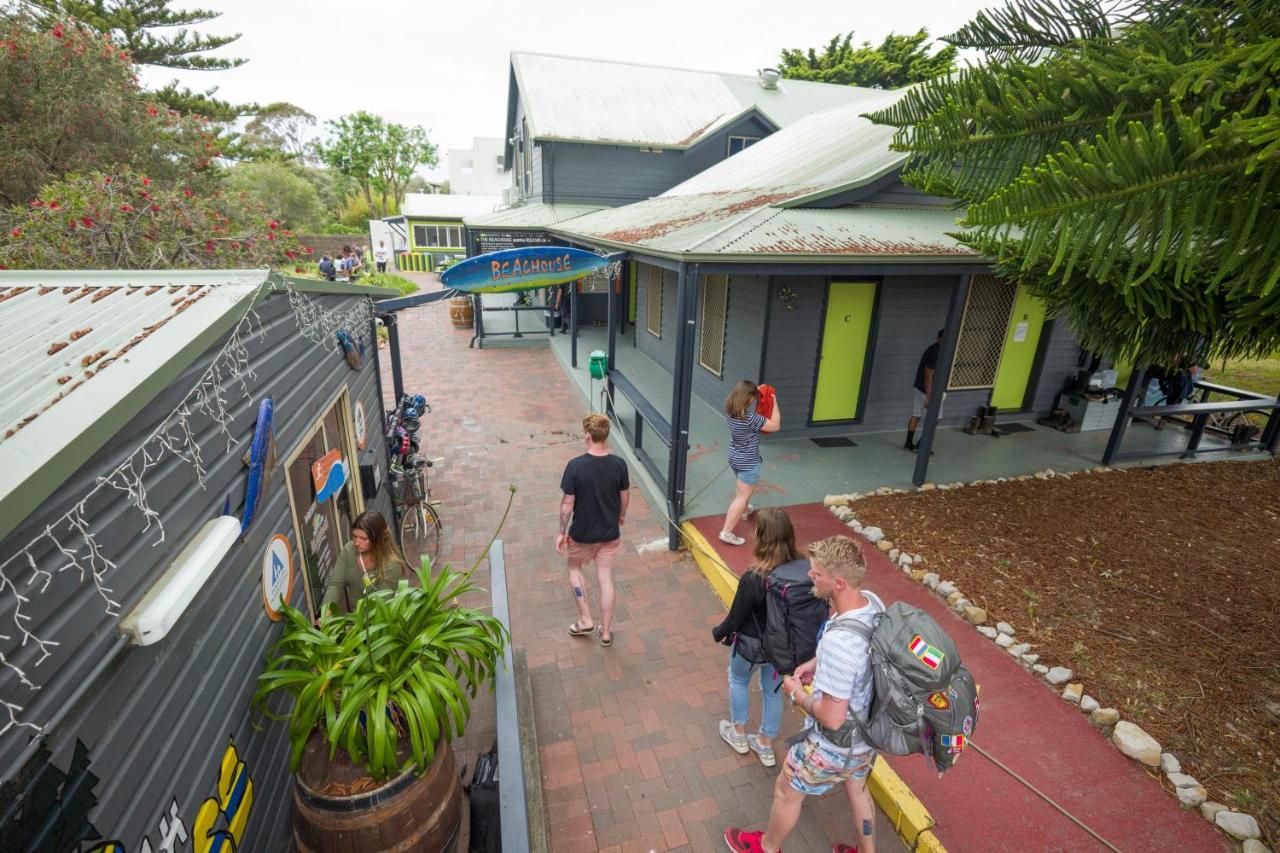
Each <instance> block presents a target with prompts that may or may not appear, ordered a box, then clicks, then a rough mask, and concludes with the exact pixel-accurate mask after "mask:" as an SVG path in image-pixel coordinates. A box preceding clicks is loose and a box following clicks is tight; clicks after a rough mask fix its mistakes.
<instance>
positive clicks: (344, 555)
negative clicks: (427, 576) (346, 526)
mask: <svg viewBox="0 0 1280 853" xmlns="http://www.w3.org/2000/svg"><path fill="white" fill-rule="evenodd" d="M402 580H412V581H413V582H416V581H417V578H416V576H415V575H414V574H413V572H412V571H411V570H410V569H409V566H408V564H407V563H405V561H404V557H402V556H401V555H400V551H399V550H398V549H397V548H396V542H395V538H394V537H393V536H392V535H391V528H390V527H388V526H387V520H386V519H385V518H383V517H382V513H380V512H372V511H369V512H362V513H360V514H359V515H357V516H356V518H355V520H354V521H353V522H351V539H350V540H349V541H348V542H347V544H345V545H343V546H342V550H341V551H339V552H338V559H337V562H335V563H334V566H333V570H332V571H331V572H330V574H329V579H328V581H327V582H326V583H325V586H324V599H323V601H322V603H321V605H320V612H321V614H322V615H327V614H328V613H330V612H333V611H334V610H338V611H339V612H342V613H347V612H350V611H351V610H353V609H355V606H356V602H358V601H359V600H360V599H362V598H364V597H365V596H366V595H367V594H368V593H370V592H371V591H373V590H378V589H395V588H396V586H397V585H398V584H399V583H400V581H402Z"/></svg>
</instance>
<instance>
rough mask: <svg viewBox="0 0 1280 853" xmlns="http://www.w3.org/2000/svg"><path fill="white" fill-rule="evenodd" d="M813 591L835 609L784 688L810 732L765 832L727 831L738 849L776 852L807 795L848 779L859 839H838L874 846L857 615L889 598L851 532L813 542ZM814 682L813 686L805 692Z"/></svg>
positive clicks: (786, 774) (864, 660)
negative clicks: (879, 592)
mask: <svg viewBox="0 0 1280 853" xmlns="http://www.w3.org/2000/svg"><path fill="white" fill-rule="evenodd" d="M807 550H808V553H809V578H810V579H811V580H812V581H813V594H814V595H815V596H818V597H819V598H825V599H826V600H827V601H829V602H830V603H831V610H832V613H833V615H832V617H831V618H830V619H829V620H827V622H826V624H824V625H823V626H822V630H821V631H819V632H818V651H817V654H816V655H815V656H814V658H813V660H811V661H807V662H805V663H802V664H800V666H798V667H796V671H795V673H794V674H792V675H788V676H787V677H785V678H783V679H782V692H783V693H784V694H785V695H786V696H787V697H788V698H789V699H790V700H791V703H792V704H793V705H795V706H796V707H797V708H799V709H800V710H801V711H803V712H804V713H805V714H806V715H807V718H806V720H805V731H804V738H803V740H800V741H799V742H798V743H796V744H795V746H793V747H791V749H790V750H789V751H788V752H787V757H786V762H785V764H784V765H783V768H782V772H781V773H779V774H778V779H777V781H776V782H775V783H774V786H773V806H772V808H771V809H770V811H769V825H768V826H767V827H766V828H765V830H764V831H763V832H748V831H745V830H742V829H738V828H736V827H729V828H728V829H726V830H725V831H724V840H725V843H726V844H727V845H728V846H729V849H730V850H732V851H734V853H774V852H775V851H777V850H781V849H782V842H783V841H785V840H786V837H787V835H789V834H790V833H791V830H793V829H794V828H795V825H796V822H797V821H799V819H800V809H801V807H802V806H803V805H804V799H805V797H808V796H812V797H817V796H821V795H823V794H825V793H826V792H827V791H830V790H831V789H832V788H834V787H835V786H836V785H843V786H844V793H845V796H846V797H848V799H849V805H850V807H851V808H852V809H853V819H854V824H855V826H856V827H857V838H858V843H857V845H855V846H852V847H851V846H848V845H844V844H837V845H836V846H835V847H834V848H833V850H836V851H839V852H840V853H847V851H856V853H875V849H876V839H875V820H876V814H875V804H874V803H873V802H872V801H871V794H870V792H868V791H867V776H868V775H869V774H870V773H871V766H872V764H874V763H875V759H876V751H875V748H874V747H872V746H870V745H869V744H867V743H865V742H863V740H862V737H861V736H860V734H859V729H858V725H857V722H856V721H857V720H858V719H864V720H865V719H866V711H867V708H868V707H870V705H871V692H872V673H871V646H870V644H869V643H868V642H867V641H866V640H865V639H863V636H862V634H861V633H859V632H858V630H857V629H856V628H853V627H850V623H852V622H855V621H856V622H861V623H862V625H864V626H866V627H867V628H872V627H874V625H875V618H876V614H877V613H880V612H883V610H884V603H883V602H882V601H880V599H879V598H878V597H876V595H875V594H874V593H872V592H868V591H866V590H863V589H862V579H863V577H864V576H865V575H866V572H867V563H866V560H865V558H864V557H863V556H862V551H861V550H859V548H858V545H857V543H856V542H854V541H853V540H852V539H850V538H849V537H848V536H830V537H828V538H826V539H822V540H819V541H817V542H814V543H813V544H812V545H810V546H809V547H808V549H807ZM809 683H812V685H813V692H812V694H808V693H805V690H804V687H805V685H806V684H809Z"/></svg>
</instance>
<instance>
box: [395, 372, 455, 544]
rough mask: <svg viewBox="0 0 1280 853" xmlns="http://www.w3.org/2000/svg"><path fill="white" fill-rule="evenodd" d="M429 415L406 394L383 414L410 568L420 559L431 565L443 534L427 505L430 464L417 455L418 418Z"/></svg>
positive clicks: (415, 397) (431, 506) (423, 405)
mask: <svg viewBox="0 0 1280 853" xmlns="http://www.w3.org/2000/svg"><path fill="white" fill-rule="evenodd" d="M430 411H431V406H430V404H428V403H427V400H426V398H425V397H423V396H422V395H421V394H412V395H411V394H406V395H404V396H403V397H401V398H400V402H399V403H398V404H397V405H396V408H395V410H394V411H392V412H389V413H388V414H387V429H386V439H387V444H388V446H389V448H390V450H391V457H392V459H391V468H390V472H391V476H390V479H391V495H392V500H393V501H394V502H395V506H396V515H397V516H398V517H399V518H400V524H399V533H400V547H401V549H402V550H403V551H404V555H405V559H406V560H408V561H409V564H410V565H417V564H418V563H419V562H420V561H421V559H422V557H424V556H425V557H427V558H428V559H430V561H431V563H432V565H435V563H436V561H437V560H438V559H439V558H440V543H441V539H442V538H443V531H444V525H443V524H442V522H441V520H440V513H439V512H438V511H437V510H436V507H435V505H434V504H432V503H431V489H430V483H429V482H428V476H427V475H428V471H430V469H431V460H430V459H427V458H426V457H424V456H422V455H421V454H420V453H419V452H418V450H419V442H418V431H419V429H421V426H422V416H423V415H424V414H426V413H427V412H430Z"/></svg>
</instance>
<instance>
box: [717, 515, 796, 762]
mask: <svg viewBox="0 0 1280 853" xmlns="http://www.w3.org/2000/svg"><path fill="white" fill-rule="evenodd" d="M752 553H753V555H754V557H755V565H753V566H752V567H751V568H750V569H748V570H747V571H746V572H744V573H743V575H742V577H740V578H738V591H737V592H736V593H734V596H733V604H732V606H730V608H729V615H727V616H725V618H724V621H723V622H721V623H720V624H719V625H717V626H716V627H715V628H712V629H711V636H712V637H714V638H715V641H716V642H717V643H721V644H723V645H726V646H730V647H732V649H733V651H731V652H730V653H729V716H730V717H731V718H732V719H730V720H721V721H720V737H721V738H723V739H724V742H725V743H727V744H729V747H730V748H731V749H733V751H734V752H737V753H739V754H740V755H746V754H747V751H748V750H750V751H752V752H754V753H755V754H756V756H757V757H758V758H759V759H760V763H761V764H763V765H764V766H765V767H773V766H774V764H775V763H776V758H775V757H774V754H773V739H774V738H776V737H777V736H778V727H779V726H780V724H781V722H782V694H781V693H780V692H779V690H780V687H781V685H782V681H781V679H780V677H779V676H778V671H777V670H776V669H774V667H773V665H772V664H771V663H769V662H768V660H767V658H766V656H765V653H764V648H763V645H762V643H761V637H762V636H763V633H764V627H765V622H766V602H767V598H766V590H765V581H766V579H767V578H768V577H769V573H770V572H772V571H773V570H774V569H776V568H778V566H781V565H783V564H784V563H791V562H794V561H797V560H798V561H799V562H802V563H807V562H808V561H807V560H805V559H804V558H802V557H800V555H799V553H798V552H797V551H796V531H795V528H794V527H792V526H791V519H790V518H789V517H788V516H787V514H786V513H785V512H783V511H782V510H780V509H773V508H766V509H762V510H760V511H759V512H758V513H756V535H755V547H754V549H753V551H752ZM756 669H759V670H760V692H761V694H762V698H763V706H764V707H763V713H762V718H761V720H760V733H759V734H747V733H746V725H747V716H748V711H749V708H750V700H749V698H748V694H749V691H750V686H751V674H752V673H753V672H754V671H755V670H756Z"/></svg>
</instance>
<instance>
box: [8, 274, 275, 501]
mask: <svg viewBox="0 0 1280 853" xmlns="http://www.w3.org/2000/svg"><path fill="white" fill-rule="evenodd" d="M266 275H267V273H266V271H265V270H220V271H159V272H152V271H145V272H118V271H110V272H105V271H104V272H84V271H74V272H23V271H0V364H4V365H5V370H4V372H3V375H0V436H3V437H0V471H3V472H4V474H3V478H2V480H3V488H0V492H2V493H7V492H8V491H9V489H10V488H12V487H13V486H14V485H16V484H19V483H22V482H24V481H25V480H26V479H27V476H28V475H29V474H30V473H31V472H34V471H36V470H38V469H39V468H40V466H42V465H43V464H45V462H47V461H48V460H49V459H50V458H52V457H53V456H55V455H56V454H57V453H59V452H60V451H61V449H62V448H63V447H65V446H66V445H67V444H70V443H71V442H73V441H75V440H76V439H77V437H79V436H80V435H81V434H82V433H83V432H84V431H86V430H91V429H93V427H94V423H95V421H96V420H97V419H98V418H99V417H100V416H101V415H102V413H103V412H104V411H107V410H109V409H111V408H112V407H113V406H115V405H116V404H118V403H119V402H120V401H121V400H122V399H124V398H125V397H127V396H128V395H129V394H130V393H132V392H133V391H135V390H137V389H138V388H139V387H140V386H142V385H143V384H144V383H145V382H146V381H147V379H148V378H149V377H150V376H152V374H154V373H155V372H156V371H157V370H159V369H160V368H161V367H162V366H163V365H164V364H165V363H166V362H167V361H168V360H169V359H171V358H172V357H173V356H174V354H176V353H177V352H179V351H181V350H182V349H183V348H184V347H186V346H187V345H189V344H190V342H191V341H192V340H193V339H195V338H196V337H197V336H199V334H200V333H201V332H203V331H204V330H205V329H207V328H209V327H210V326H211V325H212V324H213V323H215V322H216V321H217V320H219V319H220V318H222V317H224V316H225V315H227V314H228V313H229V312H232V311H234V310H235V309H236V307H237V306H239V305H240V304H241V303H242V302H243V300H245V299H246V298H248V297H250V296H251V295H252V294H253V293H254V291H255V290H257V288H258V287H259V285H260V284H261V283H262V281H263V279H264V278H265V277H266Z"/></svg>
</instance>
